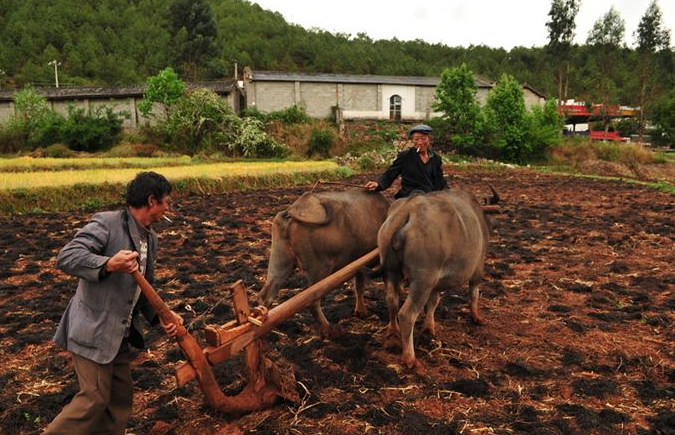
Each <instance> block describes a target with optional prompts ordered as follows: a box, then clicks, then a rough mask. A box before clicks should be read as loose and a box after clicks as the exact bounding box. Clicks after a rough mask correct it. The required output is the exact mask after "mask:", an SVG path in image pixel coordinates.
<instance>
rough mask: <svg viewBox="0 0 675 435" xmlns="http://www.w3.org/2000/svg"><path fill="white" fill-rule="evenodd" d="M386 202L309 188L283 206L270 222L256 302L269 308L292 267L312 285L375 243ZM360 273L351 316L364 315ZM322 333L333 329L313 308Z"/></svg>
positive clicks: (360, 194)
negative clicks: (268, 244) (269, 241)
mask: <svg viewBox="0 0 675 435" xmlns="http://www.w3.org/2000/svg"><path fill="white" fill-rule="evenodd" d="M388 209H389V201H388V200H387V199H385V198H384V197H383V196H382V195H380V194H379V193H372V192H366V191H365V190H363V189H352V190H348V191H345V192H320V193H312V192H308V193H305V194H304V195H302V196H301V197H300V198H298V200H297V201H295V202H294V203H293V204H292V205H291V206H290V207H289V208H288V209H287V210H284V211H281V212H279V213H277V215H276V217H275V218H274V222H273V224H272V253H271V256H270V260H269V266H268V268H267V279H266V280H265V284H264V286H263V288H262V290H261V291H260V294H259V300H260V302H261V303H262V304H263V305H265V306H267V307H269V306H270V305H271V304H272V302H274V300H275V298H276V296H277V292H278V291H279V288H280V287H281V286H282V285H283V283H284V282H285V281H286V279H287V278H288V277H289V276H290V275H291V273H292V272H293V270H294V268H295V267H298V268H299V269H303V270H304V271H306V272H307V274H308V276H309V280H310V281H311V283H312V284H313V283H315V282H317V281H319V280H321V279H322V278H325V277H326V276H328V275H330V274H331V273H333V272H335V271H337V270H339V269H341V268H342V267H343V266H346V265H347V264H349V263H350V262H352V261H354V260H356V259H357V258H359V257H362V256H363V255H365V254H367V253H368V252H370V251H372V250H373V249H375V248H376V247H377V230H378V229H379V228H380V225H381V224H382V222H384V220H385V219H386V217H387V210H388ZM364 282H365V275H364V273H363V272H359V273H358V274H357V275H356V276H355V278H354V289H355V296H356V308H355V310H354V311H355V314H356V315H361V316H365V315H366V314H367V309H366V306H365V303H364V301H363V287H364ZM312 313H313V314H314V317H315V318H316V319H317V321H318V322H319V327H320V332H321V334H322V335H325V336H331V335H333V334H334V333H335V332H337V331H336V330H335V329H334V328H332V327H331V325H330V323H329V322H328V320H327V319H326V317H325V316H324V315H323V312H322V311H321V302H320V301H317V302H316V303H315V304H313V306H312Z"/></svg>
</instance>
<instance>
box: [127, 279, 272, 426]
mask: <svg viewBox="0 0 675 435" xmlns="http://www.w3.org/2000/svg"><path fill="white" fill-rule="evenodd" d="M132 275H133V277H134V280H135V281H136V283H137V284H138V286H139V287H140V288H141V291H142V292H143V295H144V296H145V297H146V299H147V300H148V302H149V303H150V305H152V307H153V308H154V310H155V311H156V312H157V314H158V315H159V317H160V319H161V320H162V322H163V323H165V324H167V323H173V324H175V325H176V340H177V341H178V345H179V346H180V348H181V349H182V350H183V353H184V354H185V357H186V358H187V360H188V362H189V366H190V369H191V374H192V375H193V376H192V378H194V377H196V378H197V382H198V383H199V387H200V388H201V389H202V391H203V392H204V395H205V396H206V402H207V403H208V404H209V406H211V407H212V408H214V409H217V410H219V411H222V412H226V413H230V414H241V413H244V412H249V411H255V410H259V409H263V408H266V407H269V406H271V405H272V404H273V403H274V401H276V398H277V397H278V396H280V395H281V393H280V391H281V387H280V386H278V385H274V383H273V382H274V381H275V380H277V381H278V379H279V377H278V373H275V372H274V370H272V363H271V361H269V360H265V361H262V360H261V358H260V353H259V347H255V349H254V350H252V351H251V352H250V356H249V354H247V358H246V362H247V366H248V367H249V375H252V377H251V381H252V383H249V384H248V385H247V386H246V388H244V390H243V391H242V392H241V393H239V394H238V395H237V396H233V397H230V396H226V395H225V394H223V392H222V390H221V389H220V387H219V386H218V383H217V382H216V379H215V377H214V376H213V371H212V370H211V366H210V365H209V362H208V361H207V359H206V356H205V355H204V352H203V351H202V348H201V347H200V346H199V344H198V343H197V340H195V338H194V337H193V336H192V335H191V334H190V333H189V332H188V331H187V329H185V327H184V326H183V325H181V324H180V323H179V322H178V321H177V319H176V318H175V316H174V315H173V314H172V312H171V310H170V309H169V307H168V306H167V305H166V304H165V303H164V301H163V300H162V299H161V298H160V297H159V295H158V294H157V292H156V291H155V289H154V288H152V286H151V285H150V283H148V281H147V280H146V279H145V278H144V277H143V275H141V274H140V272H138V271H135V272H134V273H133V274H132ZM243 297H244V299H245V297H246V296H245V294H244V296H243ZM243 309H244V310H247V309H248V303H246V306H245V308H243ZM254 359H255V361H254ZM249 363H250V365H249ZM254 366H255V367H256V369H265V368H267V369H269V370H267V372H270V379H267V377H266V376H265V374H266V372H265V371H263V370H259V371H256V369H253V367H254ZM270 380H271V381H272V382H269V381H270ZM179 383H180V380H179Z"/></svg>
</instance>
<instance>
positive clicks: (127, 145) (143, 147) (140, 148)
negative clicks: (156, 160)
mask: <svg viewBox="0 0 675 435" xmlns="http://www.w3.org/2000/svg"><path fill="white" fill-rule="evenodd" d="M161 154H163V153H162V152H161V151H160V150H159V147H158V146H157V145H155V144H149V143H132V142H127V141H123V142H122V143H120V144H119V145H116V146H114V147H112V148H111V149H110V150H108V151H107V152H106V153H105V156H106V157H158V156H159V155H161Z"/></svg>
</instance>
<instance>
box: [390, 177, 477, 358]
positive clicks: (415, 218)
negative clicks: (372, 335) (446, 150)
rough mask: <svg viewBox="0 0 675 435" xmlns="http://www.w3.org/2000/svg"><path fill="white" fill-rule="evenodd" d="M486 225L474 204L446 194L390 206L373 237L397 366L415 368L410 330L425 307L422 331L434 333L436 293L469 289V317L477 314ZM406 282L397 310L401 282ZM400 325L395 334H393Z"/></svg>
mask: <svg viewBox="0 0 675 435" xmlns="http://www.w3.org/2000/svg"><path fill="white" fill-rule="evenodd" d="M488 235H489V225H488V221H487V219H486V217H485V215H484V214H483V211H482V210H481V207H480V204H479V203H478V201H477V200H476V198H475V197H474V196H473V195H471V194H470V193H468V192H465V191H462V190H459V189H452V190H444V191H439V192H432V193H428V194H424V195H417V196H413V197H409V198H406V199H403V200H398V201H396V202H394V203H393V204H392V206H391V208H390V210H389V214H388V216H387V220H386V221H385V222H384V224H383V225H382V227H381V228H380V231H379V233H378V236H377V243H378V247H379V249H380V263H381V273H382V277H383V279H384V284H385V289H386V294H387V306H388V309H389V326H388V331H387V334H388V335H389V336H390V337H392V336H393V337H398V336H399V334H400V337H401V347H402V349H403V363H404V364H405V365H406V366H407V367H409V368H412V367H414V366H415V365H416V364H418V363H416V361H415V349H414V347H413V327H414V325H415V321H416V320H417V317H418V315H419V314H420V312H421V311H422V308H423V307H424V306H425V305H426V317H425V319H424V328H425V329H427V330H428V331H429V332H430V333H431V334H432V335H434V334H435V332H436V325H435V322H434V311H435V310H436V306H437V305H438V302H439V300H440V291H442V290H445V289H451V288H459V287H461V286H463V285H464V284H465V283H467V282H468V283H469V289H470V291H471V317H472V319H473V320H474V322H476V323H478V324H483V323H484V322H483V320H482V318H481V316H480V314H479V312H478V295H479V291H478V284H479V283H480V282H481V280H482V278H483V264H484V262H485V253H486V250H487V246H488ZM404 279H407V280H409V282H410V287H409V292H408V296H407V298H406V300H405V302H404V303H403V306H402V307H401V308H400V310H399V294H400V284H401V281H402V280H404ZM399 325H400V328H399Z"/></svg>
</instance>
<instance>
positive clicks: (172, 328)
mask: <svg viewBox="0 0 675 435" xmlns="http://www.w3.org/2000/svg"><path fill="white" fill-rule="evenodd" d="M171 314H173V317H174V319H175V322H177V323H178V324H180V325H182V324H183V318H182V317H181V316H179V315H178V314H176V312H175V311H173V310H171ZM175 322H169V323H164V322H163V321H162V318H161V317H160V318H159V324H160V325H161V326H162V328H163V329H164V332H166V335H168V336H169V337H173V336H174V335H176V331H177V329H178V327H177V326H176V323H175Z"/></svg>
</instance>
